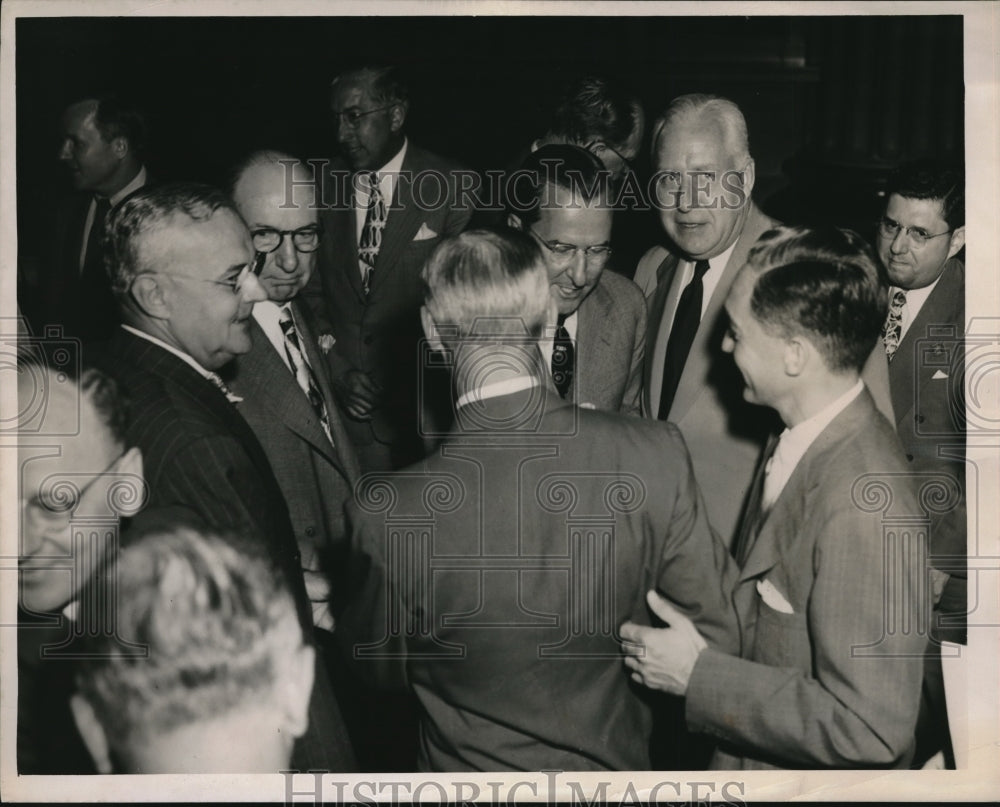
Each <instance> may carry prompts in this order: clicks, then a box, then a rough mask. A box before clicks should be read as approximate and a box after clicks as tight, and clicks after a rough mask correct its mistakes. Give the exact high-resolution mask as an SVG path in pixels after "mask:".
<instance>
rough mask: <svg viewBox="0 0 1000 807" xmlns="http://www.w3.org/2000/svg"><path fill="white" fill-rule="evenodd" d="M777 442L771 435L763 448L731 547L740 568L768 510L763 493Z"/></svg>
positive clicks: (744, 562)
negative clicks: (744, 510) (737, 531)
mask: <svg viewBox="0 0 1000 807" xmlns="http://www.w3.org/2000/svg"><path fill="white" fill-rule="evenodd" d="M778 442H779V439H778V438H777V437H776V436H774V435H771V437H770V438H769V439H768V442H767V445H765V446H764V451H763V453H762V454H761V459H760V464H759V465H758V466H757V473H756V475H755V476H754V480H753V485H751V487H750V498H749V499H748V500H747V506H746V512H745V513H744V518H743V523H742V524H741V526H740V531H739V533H738V534H737V536H736V546H735V547H733V557H735V558H736V562H737V564H738V565H739V566H740V567H743V566H744V565H745V564H746V560H747V556H748V555H749V554H750V549H751V548H752V547H753V545H754V542H755V541H756V540H757V534H758V533H759V532H760V527H761V525H762V524H763V523H764V518H765V517H766V515H767V511H768V509H769V508H768V507H767V506H765V504H764V499H765V493H764V491H765V488H766V487H767V479H768V476H769V475H770V473H771V470H772V466H773V464H774V463H773V460H774V453H775V450H776V449H777V447H778Z"/></svg>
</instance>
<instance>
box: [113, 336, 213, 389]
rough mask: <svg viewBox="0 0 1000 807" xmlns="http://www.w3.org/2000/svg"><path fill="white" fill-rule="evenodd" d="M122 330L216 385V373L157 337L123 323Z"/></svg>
mask: <svg viewBox="0 0 1000 807" xmlns="http://www.w3.org/2000/svg"><path fill="white" fill-rule="evenodd" d="M122 328H124V329H125V330H126V331H128V332H129V333H130V334H133V335H134V336H138V337H139V338H140V339H145V340H146V341H147V342H152V343H153V344H154V345H157V346H159V347H162V348H163V349H164V350H166V351H169V352H170V353H173V354H174V355H175V356H176V357H177V358H178V359H180V360H181V361H183V362H184V363H185V364H187V365H189V366H190V367H191V368H192V369H194V370H195V371H196V372H197V373H198V375H200V376H201V377H202V378H205V379H207V380H209V381H211V382H212V383H213V384H214V383H216V382H215V381H214V380H213V379H215V378H218V375H217V374H216V373H213V372H212V371H211V370H206V369H205V368H204V367H202V366H201V365H200V364H198V362H196V361H195V360H194V359H193V358H191V357H190V356H189V355H188V354H187V353H185V352H184V351H183V350H178V349H177V348H175V347H174V346H173V345H170V344H167V343H166V342H164V341H163V340H162V339H158V338H157V337H155V336H153V335H152V334H149V333H146V332H145V331H140V330H139V329H138V328H133V327H132V326H131V325H125V324H124V323H122Z"/></svg>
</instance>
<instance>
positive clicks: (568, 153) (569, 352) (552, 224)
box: [508, 144, 646, 415]
mask: <svg viewBox="0 0 1000 807" xmlns="http://www.w3.org/2000/svg"><path fill="white" fill-rule="evenodd" d="M514 176H515V177H516V180H515V181H514V182H513V184H512V186H511V193H510V194H509V198H508V223H509V224H510V225H511V226H513V227H515V228H517V229H520V230H525V231H526V232H527V233H528V234H529V235H531V236H532V238H534V239H535V241H537V242H538V244H539V245H540V246H541V247H542V254H543V255H544V257H545V266H546V269H547V270H548V274H549V284H550V285H549V292H550V294H551V295H552V298H553V300H554V301H555V304H556V310H557V313H558V319H557V321H556V322H554V323H550V325H551V326H553V327H554V333H551V331H550V334H551V336H552V337H553V338H550V339H545V340H543V341H542V343H541V345H542V348H543V351H544V352H545V353H546V354H547V358H548V359H549V367H550V370H551V374H552V375H551V379H552V383H553V384H554V386H555V389H556V391H557V392H558V393H559V395H560V396H562V397H563V398H565V399H566V400H569V401H574V402H576V403H578V404H588V405H590V406H591V407H593V408H595V409H602V410H605V411H608V412H622V413H624V414H630V415H638V414H640V410H639V391H640V385H641V383H642V356H643V348H644V345H645V330H646V309H645V305H644V302H643V299H642V293H641V292H640V291H639V289H638V288H637V287H636V285H635V284H634V283H633V282H632V281H631V280H628V279H627V278H624V277H622V276H621V275H618V274H615V273H614V272H612V271H605V267H606V266H607V263H608V259H609V258H610V257H611V223H612V216H613V213H614V211H613V209H612V207H611V202H610V194H611V190H610V187H609V183H610V181H611V176H610V172H608V171H607V170H606V169H605V167H604V165H603V164H602V163H601V161H600V160H599V159H598V158H597V157H595V156H594V155H593V154H591V153H590V152H588V151H586V150H585V149H582V148H579V147H577V146H570V145H565V144H563V145H550V146H543V147H542V148H540V149H538V150H537V151H535V152H533V153H532V154H531V155H530V156H529V157H528V159H527V160H526V161H525V162H524V164H523V165H522V166H521V169H520V170H519V171H518V172H517V174H516V175H514Z"/></svg>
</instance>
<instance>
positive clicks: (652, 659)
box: [621, 590, 707, 695]
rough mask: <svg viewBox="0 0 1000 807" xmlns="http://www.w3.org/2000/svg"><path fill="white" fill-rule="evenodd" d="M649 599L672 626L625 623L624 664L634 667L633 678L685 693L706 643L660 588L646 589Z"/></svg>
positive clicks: (642, 682) (661, 617) (648, 684)
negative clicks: (663, 594)
mask: <svg viewBox="0 0 1000 807" xmlns="http://www.w3.org/2000/svg"><path fill="white" fill-rule="evenodd" d="M646 602H647V603H649V607H650V609H651V610H652V611H653V613H654V614H656V615H657V616H658V617H659V618H660V619H662V620H663V621H664V622H666V623H667V625H668V626H669V627H666V628H650V627H648V626H646V625H637V624H635V623H634V622H626V623H625V624H624V625H622V627H621V637H622V652H624V653H625V654H626V655H625V666H626V667H628V668H629V669H630V670H632V680H633V681H636V682H637V683H640V684H642V685H643V686H647V687H649V688H650V689H658V690H661V691H663V692H668V693H670V694H671V695H683V694H684V693H685V692H687V686H688V681H689V680H690V678H691V671H692V670H693V669H694V664H695V662H696V661H697V660H698V656H699V654H700V653H701V651H702V650H704V649H705V647H707V643H706V642H705V639H704V638H703V637H702V635H701V634H700V633H698V629H697V628H696V627H695V626H694V623H693V622H692V621H691V620H690V619H688V618H687V617H686V616H684V614H682V613H681V612H680V611H678V610H677V609H676V608H674V607H673V606H672V605H671V604H670V602H669V601H668V600H666V599H665V598H664V597H662V596H661V595H660V594H659V592H657V591H655V590H650V591H648V592H646Z"/></svg>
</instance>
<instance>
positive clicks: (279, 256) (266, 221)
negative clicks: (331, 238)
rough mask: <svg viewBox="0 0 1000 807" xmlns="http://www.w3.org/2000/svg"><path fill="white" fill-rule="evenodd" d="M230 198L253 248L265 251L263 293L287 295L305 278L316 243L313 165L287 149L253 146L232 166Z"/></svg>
mask: <svg viewBox="0 0 1000 807" xmlns="http://www.w3.org/2000/svg"><path fill="white" fill-rule="evenodd" d="M233 201H234V202H235V204H236V208H237V210H239V212H240V215H241V216H243V219H244V221H246V223H247V226H248V227H249V228H250V232H251V233H252V234H253V236H254V248H255V249H257V250H259V251H261V252H267V260H266V261H265V263H264V268H263V269H262V270H261V273H260V282H261V285H262V286H263V287H264V290H265V291H266V292H267V295H268V297H269V298H270V299H271V300H273V301H275V302H279V303H280V302H285V301H287V300H291V299H292V298H293V297H295V295H296V294H298V293H299V291H301V290H302V288H303V287H304V286H305V285H306V284H307V283H308V282H309V278H310V277H311V276H312V271H313V266H314V264H315V257H316V255H315V251H314V250H315V249H316V248H317V247H318V245H319V235H318V233H319V225H318V220H317V207H318V206H317V195H316V186H315V185H314V184H313V171H312V168H311V167H310V166H308V165H305V164H304V163H302V162H300V161H299V160H297V159H296V158H295V157H292V156H291V155H289V154H284V153H282V152H278V151H259V152H256V153H254V154H253V155H251V156H250V157H249V158H248V159H247V160H246V161H245V162H244V163H243V164H242V166H240V168H239V169H238V171H237V172H236V179H235V182H234V183H233Z"/></svg>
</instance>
